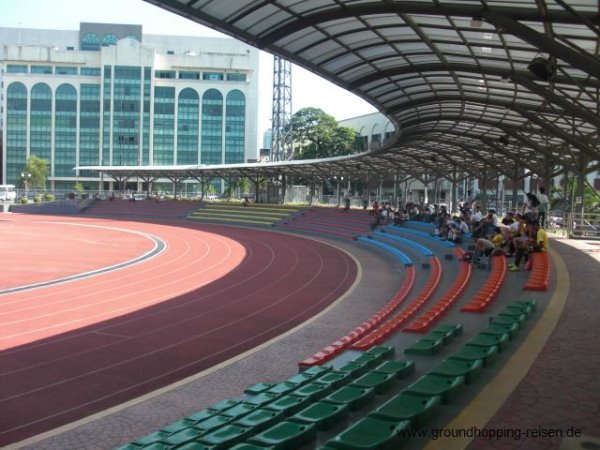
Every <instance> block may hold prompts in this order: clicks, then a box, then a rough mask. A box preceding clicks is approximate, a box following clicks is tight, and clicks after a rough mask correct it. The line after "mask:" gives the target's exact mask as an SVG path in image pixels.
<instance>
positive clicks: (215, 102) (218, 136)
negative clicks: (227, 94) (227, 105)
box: [200, 89, 223, 164]
mask: <svg viewBox="0 0 600 450" xmlns="http://www.w3.org/2000/svg"><path fill="white" fill-rule="evenodd" d="M222 153H223V95H222V94H221V93H220V92H219V91H218V90H216V89H209V90H208V91H206V92H205V93H204V95H203V96H202V144H201V153H200V155H201V157H200V163H201V164H222V163H223V158H222Z"/></svg>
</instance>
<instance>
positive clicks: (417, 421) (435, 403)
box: [369, 391, 442, 428]
mask: <svg viewBox="0 0 600 450" xmlns="http://www.w3.org/2000/svg"><path fill="white" fill-rule="evenodd" d="M441 403H442V397H440V396H439V395H434V396H431V397H425V396H420V395H411V394H408V393H405V392H402V391H401V392H400V393H399V394H398V395H396V396H394V397H392V398H391V399H389V400H388V401H387V402H385V403H384V404H383V405H381V406H380V407H379V408H377V409H376V410H375V411H373V412H372V413H370V414H369V416H370V417H376V418H379V419H383V420H389V421H390V422H400V421H402V420H410V423H411V427H412V428H422V427H424V426H425V425H426V424H427V423H429V422H431V421H432V420H433V419H435V418H436V417H437V415H438V414H439V411H440V405H441Z"/></svg>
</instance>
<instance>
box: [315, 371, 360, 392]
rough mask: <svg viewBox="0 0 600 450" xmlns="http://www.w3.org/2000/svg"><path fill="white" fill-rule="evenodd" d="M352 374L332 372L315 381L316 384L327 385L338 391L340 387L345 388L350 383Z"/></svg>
mask: <svg viewBox="0 0 600 450" xmlns="http://www.w3.org/2000/svg"><path fill="white" fill-rule="evenodd" d="M351 379H352V374H350V373H348V372H341V371H338V370H332V371H331V372H328V373H326V374H325V375H322V376H320V377H319V378H316V379H315V380H314V382H315V383H320V384H326V385H328V386H330V387H331V388H332V389H337V388H339V387H340V386H344V385H346V384H348V383H349V382H350V380H351Z"/></svg>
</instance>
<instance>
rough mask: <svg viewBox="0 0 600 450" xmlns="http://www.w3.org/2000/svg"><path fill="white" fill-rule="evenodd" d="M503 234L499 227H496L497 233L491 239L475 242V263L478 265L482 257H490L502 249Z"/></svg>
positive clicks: (480, 239)
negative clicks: (495, 251)
mask: <svg viewBox="0 0 600 450" xmlns="http://www.w3.org/2000/svg"><path fill="white" fill-rule="evenodd" d="M502 242H503V241H502V233H501V231H500V228H499V227H496V229H495V233H494V235H493V236H491V238H490V239H485V238H479V239H477V241H476V242H475V253H474V254H473V263H474V264H477V263H478V262H479V259H480V257H481V256H482V255H483V256H490V255H491V254H492V252H493V251H494V250H496V249H499V248H501V247H502Z"/></svg>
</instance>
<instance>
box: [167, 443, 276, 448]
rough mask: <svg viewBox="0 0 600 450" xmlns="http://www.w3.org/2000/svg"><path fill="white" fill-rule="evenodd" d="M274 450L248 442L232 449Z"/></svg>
mask: <svg viewBox="0 0 600 450" xmlns="http://www.w3.org/2000/svg"><path fill="white" fill-rule="evenodd" d="M273 448H274V447H272V446H267V447H265V446H264V445H257V444H249V443H248V442H243V443H241V444H237V445H234V446H233V447H231V450H272V449H273ZM177 450H179V449H177ZM190 450H192V449H190Z"/></svg>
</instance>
